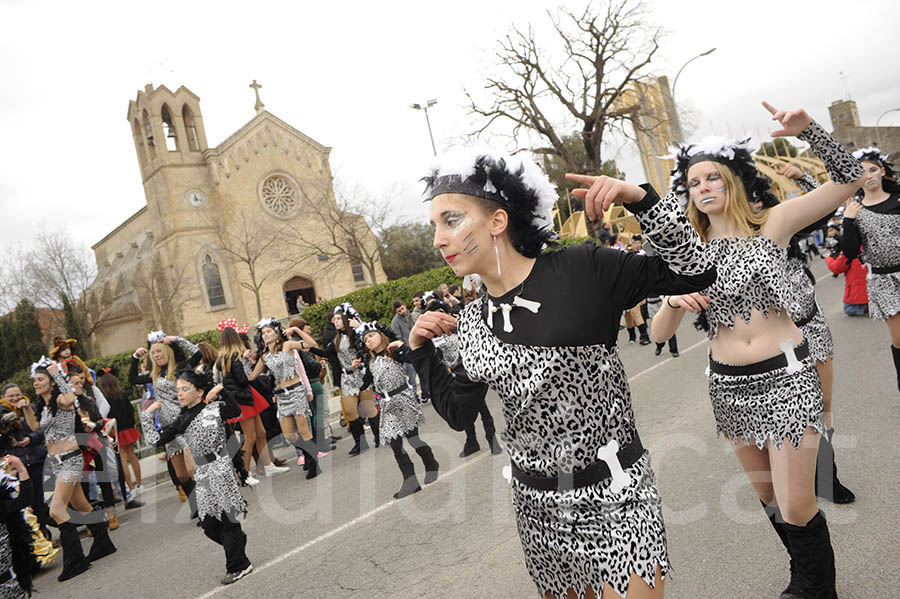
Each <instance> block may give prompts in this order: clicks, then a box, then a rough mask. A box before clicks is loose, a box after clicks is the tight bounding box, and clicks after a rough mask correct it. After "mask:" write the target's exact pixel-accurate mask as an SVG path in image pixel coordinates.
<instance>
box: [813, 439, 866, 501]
mask: <svg viewBox="0 0 900 599" xmlns="http://www.w3.org/2000/svg"><path fill="white" fill-rule="evenodd" d="M833 435H834V429H833V428H830V429H828V430H827V431H825V434H824V435H822V438H821V439H820V440H819V454H818V456H817V457H816V495H817V496H818V497H821V498H822V499H825V500H827V501H831V502H832V503H838V504H844V503H853V501H854V500H855V499H856V495H854V494H853V491H851V490H850V489H848V488H847V487H845V486H844V485H842V484H841V481H839V480H838V477H837V464H835V461H834V446H833V445H832V444H831V438H832V436H833Z"/></svg>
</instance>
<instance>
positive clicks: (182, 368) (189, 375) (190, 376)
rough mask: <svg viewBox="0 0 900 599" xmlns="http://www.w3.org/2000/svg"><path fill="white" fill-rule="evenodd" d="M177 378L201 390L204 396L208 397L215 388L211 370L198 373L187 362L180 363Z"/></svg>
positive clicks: (176, 373) (176, 371)
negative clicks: (207, 394)
mask: <svg viewBox="0 0 900 599" xmlns="http://www.w3.org/2000/svg"><path fill="white" fill-rule="evenodd" d="M175 378H176V379H180V380H182V381H187V382H189V383H190V384H192V385H193V386H194V387H196V388H197V389H200V390H201V391H202V392H203V395H204V396H206V392H207V391H209V390H210V389H212V388H213V386H214V383H213V379H212V372H210V371H209V370H204V371H203V372H197V371H196V370H194V369H193V368H191V367H190V365H189V364H187V363H186V362H182V363H180V364H179V365H178V367H177V368H176V369H175Z"/></svg>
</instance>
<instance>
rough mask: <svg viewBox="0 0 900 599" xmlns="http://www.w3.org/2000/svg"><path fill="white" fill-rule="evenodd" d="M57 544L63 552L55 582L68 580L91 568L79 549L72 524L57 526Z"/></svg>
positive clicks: (78, 540)
mask: <svg viewBox="0 0 900 599" xmlns="http://www.w3.org/2000/svg"><path fill="white" fill-rule="evenodd" d="M59 542H60V545H62V550H63V569H62V572H61V573H60V575H59V576H57V577H56V580H58V581H60V582H62V581H64V580H69V579H70V578H73V577H75V576H78V575H79V574H81V573H82V572H84V571H85V570H87V569H88V568H90V567H91V561H90V560H89V559H88V558H87V557H85V555H84V551H83V550H82V549H81V539H79V538H78V529H77V528H76V527H75V525H74V524H72V523H71V522H64V523H62V524H60V525H59Z"/></svg>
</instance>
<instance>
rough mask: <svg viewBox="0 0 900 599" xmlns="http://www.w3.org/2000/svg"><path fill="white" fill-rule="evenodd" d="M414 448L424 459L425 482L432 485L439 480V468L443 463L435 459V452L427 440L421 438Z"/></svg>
mask: <svg viewBox="0 0 900 599" xmlns="http://www.w3.org/2000/svg"><path fill="white" fill-rule="evenodd" d="M410 442H411V441H410ZM413 448H414V449H415V450H416V453H417V454H419V457H420V458H421V459H422V464H423V465H424V466H425V484H426V485H430V484H431V483H433V482H434V481H436V480H437V478H438V470H439V469H440V467H441V465H440V464H438V461H437V460H436V459H434V452H433V451H431V446H429V445H428V443H426V442H425V441H422V440H421V439H419V440H418V442H417V443H416V445H414V446H413Z"/></svg>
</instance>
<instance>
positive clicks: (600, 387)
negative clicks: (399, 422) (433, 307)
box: [409, 152, 715, 599]
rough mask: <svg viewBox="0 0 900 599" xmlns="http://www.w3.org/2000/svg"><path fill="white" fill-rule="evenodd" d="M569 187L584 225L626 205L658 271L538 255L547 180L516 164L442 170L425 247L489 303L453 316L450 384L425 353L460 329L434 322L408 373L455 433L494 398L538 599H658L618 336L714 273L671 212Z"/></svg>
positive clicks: (641, 263)
mask: <svg viewBox="0 0 900 599" xmlns="http://www.w3.org/2000/svg"><path fill="white" fill-rule="evenodd" d="M567 176H569V177H570V178H571V179H572V180H574V181H575V182H577V183H580V184H584V185H587V186H589V187H590V189H583V188H582V189H577V190H575V192H574V193H575V194H576V196H578V197H581V198H584V200H585V206H586V210H587V214H588V215H589V216H590V217H591V218H592V219H593V218H594V217H595V216H596V215H602V214H603V213H604V212H605V211H606V210H607V209H608V208H609V207H610V205H611V204H612V203H613V202H622V203H624V204H626V205H627V207H628V209H629V210H630V211H631V212H632V213H634V214H635V216H636V217H637V219H638V220H639V221H640V223H641V225H642V228H643V230H644V232H645V233H646V234H647V235H648V237H649V238H650V239H651V242H652V243H654V244H656V245H657V248H658V250H659V256H657V257H649V256H641V255H638V254H626V253H625V252H618V251H616V250H612V249H609V248H601V247H597V246H595V245H593V244H585V245H576V246H570V247H568V248H565V249H562V250H560V251H555V252H546V253H544V252H542V250H543V249H544V247H545V246H546V245H547V244H550V243H552V241H553V236H554V234H553V231H552V220H551V210H552V207H553V204H554V202H555V201H556V199H557V197H558V196H557V195H556V192H555V190H554V189H553V186H552V185H551V183H550V182H549V181H548V180H547V178H546V176H545V175H544V174H543V173H542V172H541V171H540V169H539V168H538V167H537V166H536V165H535V164H534V163H533V162H531V161H530V160H527V159H523V158H521V156H515V157H509V156H500V155H491V154H485V153H471V152H469V153H468V154H466V155H461V156H459V157H453V156H448V157H446V158H445V159H444V160H442V161H441V162H440V163H439V164H438V165H437V166H436V167H435V169H434V170H433V171H432V172H431V174H430V175H429V176H427V177H426V178H425V181H426V183H427V185H428V187H427V190H426V200H430V201H431V208H430V213H431V221H432V226H434V229H435V232H434V245H435V247H436V248H438V249H439V250H440V252H441V254H442V255H443V256H444V258H445V259H446V260H447V262H448V264H450V266H451V267H452V268H453V270H454V272H455V273H456V274H457V275H469V274H477V275H479V277H480V278H481V280H482V281H483V282H484V285H485V293H483V294H482V295H481V296H480V297H479V298H478V299H476V300H475V301H473V302H471V303H469V304H467V305H466V307H465V308H464V309H463V311H462V313H461V315H460V317H459V321H458V340H459V350H460V355H461V356H462V365H461V367H460V368H457V369H456V370H455V371H454V372H453V373H451V372H450V371H449V370H448V368H447V367H446V366H445V365H444V363H443V362H442V361H441V360H440V358H439V357H438V354H437V352H436V350H435V347H434V344H433V342H432V341H431V340H432V339H434V338H435V337H440V336H441V335H444V334H449V333H451V332H452V331H453V330H454V329H456V328H457V320H456V318H454V317H453V316H452V315H450V314H446V313H444V312H441V311H431V312H425V313H424V314H422V315H421V316H420V317H419V319H418V320H417V321H416V324H415V326H414V327H413V329H412V331H411V332H410V336H409V344H410V347H411V348H412V351H411V352H410V359H411V361H412V363H413V364H414V365H415V368H416V371H417V373H418V375H419V377H421V380H422V381H423V384H424V385H425V386H427V387H428V388H429V390H430V392H431V398H432V403H433V405H434V408H435V410H436V411H437V413H438V414H439V415H440V416H441V417H442V418H444V419H445V420H446V421H447V422H448V423H449V424H450V426H451V427H452V428H453V429H455V430H464V429H465V428H466V427H467V426H468V425H470V424H471V423H472V422H473V421H474V420H475V417H476V415H477V413H478V408H479V406H480V405H481V404H482V402H484V398H485V394H486V393H487V390H488V388H490V389H493V390H495V391H496V392H497V393H498V394H499V396H500V401H501V403H502V406H503V412H504V415H505V419H506V430H505V431H504V432H503V433H502V435H501V436H502V437H503V441H504V445H505V447H506V450H507V452H508V454H509V458H510V466H509V468H508V470H509V474H510V478H511V484H512V500H513V506H514V508H515V513H516V521H517V524H518V529H519V538H520V540H521V543H522V549H523V551H524V553H525V564H526V567H527V569H528V572H529V574H530V575H531V577H532V579H533V580H534V583H535V586H536V587H537V591H538V593H539V595H540V597H551V598H553V597H555V598H558V599H563V598H564V597H579V598H584V597H588V598H595V597H599V596H600V595H601V594H602V595H603V597H616V596H622V595H625V594H626V593H627V595H628V597H629V599H635V598H638V599H641V598H658V597H662V596H663V584H664V578H665V576H666V574H667V573H668V571H669V558H668V552H667V549H666V539H665V527H664V525H663V519H662V509H661V507H662V502H661V499H660V496H659V492H658V491H657V488H656V480H655V476H654V473H653V469H652V468H651V465H650V456H649V454H648V453H647V452H646V451H645V450H644V449H643V446H642V445H641V442H640V437H639V435H638V433H637V430H636V427H635V421H634V414H633V411H632V405H631V393H630V390H629V387H628V381H627V377H626V375H625V371H624V369H623V367H622V363H621V361H620V360H619V355H618V351H617V348H616V337H617V333H618V322H619V318H620V315H621V314H622V311H623V310H624V309H625V308H626V307H629V306H633V305H635V304H637V303H638V302H639V301H641V300H642V299H643V298H645V297H647V295H649V294H653V293H679V291H676V290H681V291H680V292H681V293H686V292H688V291H696V290H699V289H704V288H706V287H707V286H709V285H710V283H712V281H713V280H714V278H715V270H714V268H713V267H711V266H710V265H709V263H708V262H707V261H706V259H705V256H704V252H703V247H702V244H701V243H700V240H699V238H698V237H697V234H696V233H695V232H694V231H693V229H691V227H690V225H689V223H688V222H687V219H686V218H685V217H684V215H682V214H680V212H679V211H678V206H677V203H676V202H675V200H674V197H666V198H664V199H660V198H659V196H658V195H657V194H656V192H655V191H654V190H653V188H652V187H650V186H649V185H644V186H641V187H638V186H637V185H632V184H630V183H625V182H623V181H618V180H615V179H611V178H609V177H590V176H583V175H567ZM665 290H668V291H665ZM573 315H577V316H573ZM501 594H502V593H501Z"/></svg>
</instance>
